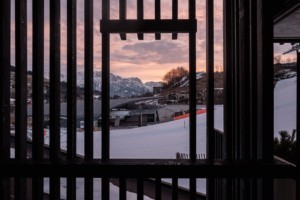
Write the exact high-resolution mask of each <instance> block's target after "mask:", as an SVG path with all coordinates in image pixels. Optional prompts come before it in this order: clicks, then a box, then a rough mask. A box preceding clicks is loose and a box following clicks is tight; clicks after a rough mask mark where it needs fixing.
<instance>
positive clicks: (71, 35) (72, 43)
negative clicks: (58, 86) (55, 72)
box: [67, 0, 77, 160]
mask: <svg viewBox="0 0 300 200" xmlns="http://www.w3.org/2000/svg"><path fill="white" fill-rule="evenodd" d="M67 3H68V4H67V7H68V8H67V21H68V24H67V26H68V27H67V47H68V49H67V78H68V80H67V82H68V83H67V87H68V88H67V89H68V90H67V96H68V99H67V103H68V104H67V105H68V108H67V109H68V110H67V116H68V124H67V126H68V132H67V157H68V160H73V159H74V158H75V156H76V113H77V106H76V97H77V87H76V86H77V85H76V77H77V73H76V72H77V68H76V57H77V55H76V0H68V2H67Z"/></svg>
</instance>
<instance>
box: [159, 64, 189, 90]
mask: <svg viewBox="0 0 300 200" xmlns="http://www.w3.org/2000/svg"><path fill="white" fill-rule="evenodd" d="M188 74H189V72H188V70H186V69H185V68H184V67H177V68H174V69H171V70H170V71H169V72H167V73H166V74H165V75H164V77H163V82H164V84H165V86H166V87H170V86H173V85H174V84H176V83H177V82H178V81H180V80H181V79H182V77H184V76H187V75H188Z"/></svg>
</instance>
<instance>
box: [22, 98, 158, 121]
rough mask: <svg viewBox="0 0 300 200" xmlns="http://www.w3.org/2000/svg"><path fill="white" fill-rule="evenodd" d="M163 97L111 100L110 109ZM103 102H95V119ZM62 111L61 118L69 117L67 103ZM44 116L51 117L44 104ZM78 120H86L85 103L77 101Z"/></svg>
mask: <svg viewBox="0 0 300 200" xmlns="http://www.w3.org/2000/svg"><path fill="white" fill-rule="evenodd" d="M159 98H161V97H142V98H126V99H111V100H110V109H113V108H118V107H121V106H123V105H126V104H129V103H135V102H139V101H146V100H153V99H159ZM101 105H102V101H101V100H94V109H93V110H94V112H93V116H94V118H99V117H100V116H101V113H102V109H101ZM60 109H61V116H62V117H66V116H67V103H65V102H64V103H61V104H60ZM27 113H28V116H32V105H29V106H28V107H27ZM44 114H45V115H49V104H44ZM77 118H78V119H83V118H84V101H83V100H78V101H77Z"/></svg>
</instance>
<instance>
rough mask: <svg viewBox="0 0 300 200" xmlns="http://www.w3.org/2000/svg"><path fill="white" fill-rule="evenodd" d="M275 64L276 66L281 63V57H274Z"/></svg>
mask: <svg viewBox="0 0 300 200" xmlns="http://www.w3.org/2000/svg"><path fill="white" fill-rule="evenodd" d="M274 62H275V64H279V63H281V55H278V56H275V57H274Z"/></svg>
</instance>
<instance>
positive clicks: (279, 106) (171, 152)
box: [45, 77, 296, 193]
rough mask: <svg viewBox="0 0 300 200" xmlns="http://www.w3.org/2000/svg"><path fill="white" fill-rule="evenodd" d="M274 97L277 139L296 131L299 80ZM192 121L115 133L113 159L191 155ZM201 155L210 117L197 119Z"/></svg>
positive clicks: (201, 186)
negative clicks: (282, 134)
mask: <svg viewBox="0 0 300 200" xmlns="http://www.w3.org/2000/svg"><path fill="white" fill-rule="evenodd" d="M274 97H275V102H274V106H275V108H274V109H275V111H274V113H275V117H274V136H278V131H280V130H287V131H291V130H292V129H294V128H295V127H296V126H295V124H296V123H295V119H296V117H295V116H296V77H294V78H290V79H285V80H281V81H279V82H278V83H277V85H276V87H275V95H274ZM188 120H189V119H188V118H186V119H181V120H176V121H172V122H167V123H161V124H157V125H153V126H145V127H140V128H135V129H124V130H111V132H110V142H111V143H110V144H111V148H110V152H111V158H175V156H176V152H180V153H186V154H188V153H189V140H188V138H189V121H188ZM215 128H217V129H219V130H223V106H215ZM65 132H66V131H65V130H62V134H61V138H62V139H61V141H62V146H61V147H62V148H66V134H65ZM48 135H49V134H48V133H47V135H46V138H45V142H46V143H47V142H48V141H49V139H48V138H49V136H48ZM77 153H78V154H81V155H84V132H78V133H77ZM197 153H198V154H200V153H202V154H203V153H204V154H205V153H206V114H201V115H198V116H197ZM94 155H95V158H100V156H101V131H98V132H94ZM179 184H180V185H181V186H184V187H188V181H186V180H180V181H179ZM99 188H100V187H98V189H99ZM205 190H206V182H205V180H204V179H197V191H199V192H202V193H206V191H205ZM97 191H98V190H97Z"/></svg>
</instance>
